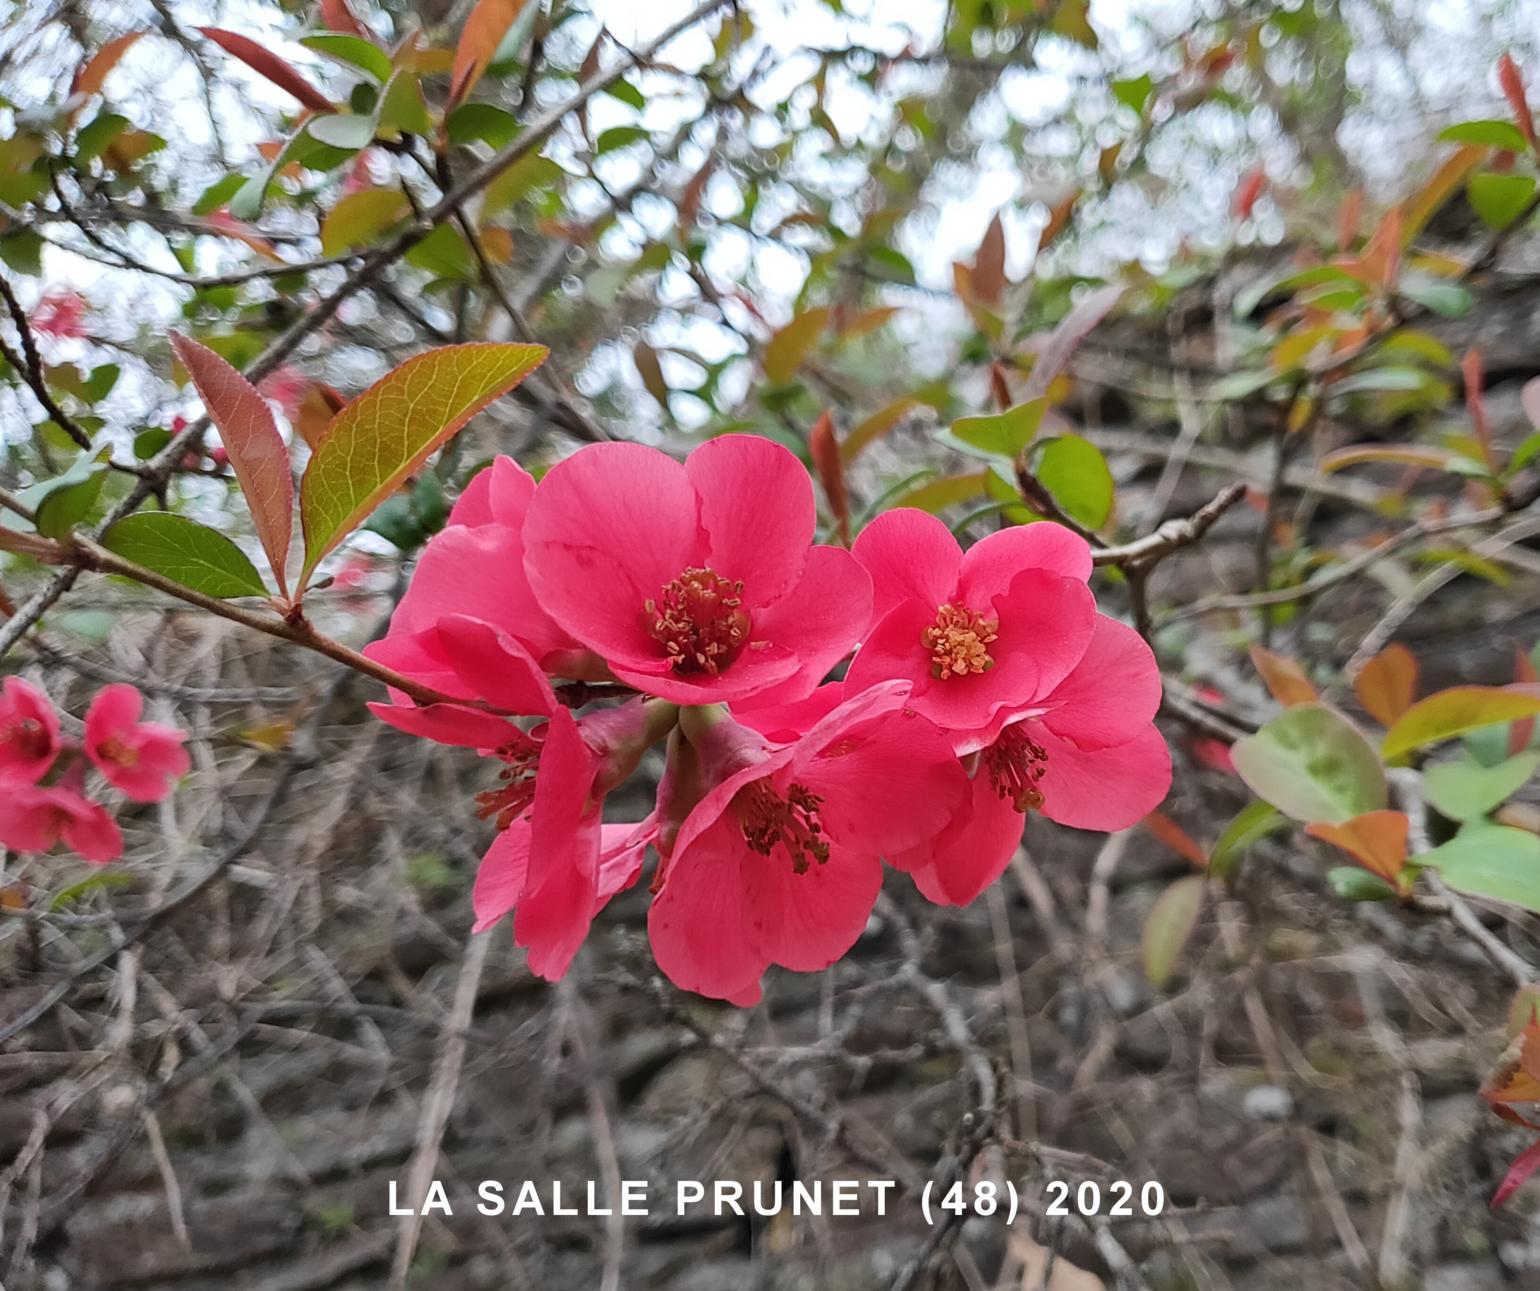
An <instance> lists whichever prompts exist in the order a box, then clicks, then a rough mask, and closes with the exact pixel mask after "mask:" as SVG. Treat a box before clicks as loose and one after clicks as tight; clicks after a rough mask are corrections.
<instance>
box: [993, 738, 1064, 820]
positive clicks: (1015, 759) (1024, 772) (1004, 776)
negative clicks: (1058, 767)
mask: <svg viewBox="0 0 1540 1291" xmlns="http://www.w3.org/2000/svg"><path fill="white" fill-rule="evenodd" d="M984 769H985V770H986V771H988V772H989V780H990V783H991V784H993V785H994V787H995V792H996V793H997V794H999V795H1000V796H1001V797H1002V798H1009V799H1010V800H1011V802H1012V804H1013V805H1014V806H1015V808H1016V810H1017V811H1019V812H1022V813H1026V812H1028V811H1031V810H1032V809H1033V808H1039V809H1040V808H1041V807H1042V805H1043V791H1042V790H1041V789H1039V788H1038V787H1037V786H1038V782H1039V781H1040V780H1041V779H1042V778H1043V772H1045V771H1046V770H1047V769H1048V753H1047V750H1045V749H1044V748H1043V746H1042V745H1041V744H1039V743H1038V742H1037V741H1036V740H1034V739H1032V738H1031V737H1030V736H1029V735H1027V733H1026V732H1025V731H1023V730H1022V729H1021V726H1020V725H1019V724H1018V725H1016V726H1007V727H1006V728H1005V729H1004V730H1003V731H1001V732H1000V738H999V739H997V740H996V741H995V742H994V743H993V744H991V745H990V746H989V747H988V748H987V749H985V750H984Z"/></svg>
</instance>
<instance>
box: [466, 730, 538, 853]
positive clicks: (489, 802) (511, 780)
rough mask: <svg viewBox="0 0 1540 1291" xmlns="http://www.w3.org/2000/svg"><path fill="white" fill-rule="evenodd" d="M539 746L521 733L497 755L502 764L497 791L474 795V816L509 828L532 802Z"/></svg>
mask: <svg viewBox="0 0 1540 1291" xmlns="http://www.w3.org/2000/svg"><path fill="white" fill-rule="evenodd" d="M540 748H541V746H540V742H539V741H538V740H536V739H535V738H534V737H533V736H531V735H527V734H525V733H524V732H523V731H520V732H518V734H517V735H516V736H515V737H514V738H513V739H512V740H510V741H509V742H508V743H507V744H505V745H504V746H503V747H502V748H500V749H499V750H498V751H497V756H498V757H499V758H501V759H502V761H503V769H502V772H501V773H500V774H499V775H498V780H499V781H501V783H500V784H499V785H498V787H497V788H496V789H489V790H488V791H487V792H486V793H478V794H477V795H476V814H477V815H478V816H480V817H481V819H482V820H486V819H488V818H489V817H491V818H495V820H496V822H497V827H498V829H507V828H508V826H509V825H511V824H513V822H514V821H515V820H516V819H518V817H520V816H522V815H523V814H524V812H526V811H527V810H528V809H529V807H530V804H532V803H533V802H534V801H535V772H536V771H538V770H539V769H540Z"/></svg>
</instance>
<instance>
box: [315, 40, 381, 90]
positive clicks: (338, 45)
mask: <svg viewBox="0 0 1540 1291" xmlns="http://www.w3.org/2000/svg"><path fill="white" fill-rule="evenodd" d="M299 43H300V44H301V45H303V46H305V48H306V49H313V50H315V51H316V53H318V54H324V55H325V56H326V57H327V58H329V59H331V60H332V61H333V62H335V63H341V64H343V65H344V66H346V67H355V68H357V69H358V70H359V71H360V72H363V73H364V74H365V75H367V76H369V77H371V78H373V79H374V80H375V81H378V82H379V83H380V84H381V85H384V84H385V82H386V81H388V80H390V74H391V70H392V69H391V65H390V56H389V55H388V54H387V53H386V52H385V51H384V50H383V49H381V48H380V47H379V46H378V45H376V44H374V43H373V42H371V41H367V40H364V39H363V38H362V37H359V36H347V35H342V34H340V33H337V32H325V33H322V34H321V35H318V36H302V37H300V42H299Z"/></svg>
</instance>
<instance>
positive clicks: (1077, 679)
mask: <svg viewBox="0 0 1540 1291" xmlns="http://www.w3.org/2000/svg"><path fill="white" fill-rule="evenodd" d="M1160 690H1161V687H1160V666H1159V665H1158V664H1157V663H1156V662H1155V655H1154V654H1153V653H1152V652H1151V650H1150V647H1149V646H1148V645H1146V644H1145V641H1144V638H1143V637H1141V636H1140V635H1139V634H1138V633H1137V632H1135V631H1134V630H1133V629H1132V628H1131V627H1127V626H1126V625H1124V624H1122V623H1119V622H1118V621H1117V620H1116V619H1110V618H1108V617H1107V616H1106V615H1105V614H1098V615H1097V616H1096V626H1095V628H1094V629H1093V630H1092V632H1091V643H1090V645H1089V646H1087V647H1086V652H1085V655H1084V656H1083V657H1082V658H1081V660H1080V662H1079V663H1077V664H1076V665H1075V667H1074V669H1073V670H1072V671H1071V672H1070V674H1069V675H1068V676H1067V677H1065V678H1064V680H1063V681H1061V682H1060V683H1059V684H1058V685H1057V686H1055V687H1054V688H1053V691H1052V692H1051V693H1050V694H1049V695H1048V696H1047V698H1046V699H1045V700H1044V708H1045V709H1046V710H1047V711H1046V712H1045V714H1044V716H1043V719H1042V720H1043V724H1044V725H1045V726H1046V727H1047V728H1048V729H1049V730H1050V731H1052V732H1053V733H1054V734H1055V735H1060V736H1063V737H1064V738H1066V739H1070V740H1073V741H1074V742H1075V743H1076V744H1078V745H1079V746H1080V747H1081V748H1083V749H1090V748H1109V747H1111V746H1112V745H1115V744H1126V743H1127V742H1128V741H1129V740H1131V739H1134V738H1135V737H1136V736H1137V735H1138V734H1139V733H1140V732H1141V731H1142V730H1143V729H1144V728H1145V727H1146V726H1148V725H1149V724H1150V723H1151V722H1152V721H1153V720H1154V718H1155V713H1156V710H1158V709H1159V708H1160Z"/></svg>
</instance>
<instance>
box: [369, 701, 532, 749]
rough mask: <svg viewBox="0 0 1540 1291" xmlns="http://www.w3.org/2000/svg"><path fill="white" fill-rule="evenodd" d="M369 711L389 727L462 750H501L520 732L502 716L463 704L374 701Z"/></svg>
mask: <svg viewBox="0 0 1540 1291" xmlns="http://www.w3.org/2000/svg"><path fill="white" fill-rule="evenodd" d="M369 711H370V712H371V713H373V714H374V715H375V716H376V717H378V718H379V719H380V721H382V722H384V723H385V724H386V725H388V726H394V727H395V728H396V729H397V730H398V731H405V732H406V733H407V734H408V735H415V736H417V737H418V738H419V739H424V740H436V741H438V743H440V744H453V745H456V746H458V747H460V748H466V749H481V750H483V751H490V750H492V749H500V748H502V746H503V745H504V744H506V743H508V741H509V739H511V738H512V737H513V736H514V734H516V730H515V728H514V726H513V725H512V724H511V723H509V722H506V721H504V720H503V719H502V718H501V717H497V716H494V715H493V714H491V713H488V712H486V711H484V710H482V709H480V708H469V707H466V706H464V705H461V704H424V705H422V706H421V707H418V706H415V705H412V704H381V703H378V702H371V703H370V704H369Z"/></svg>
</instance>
